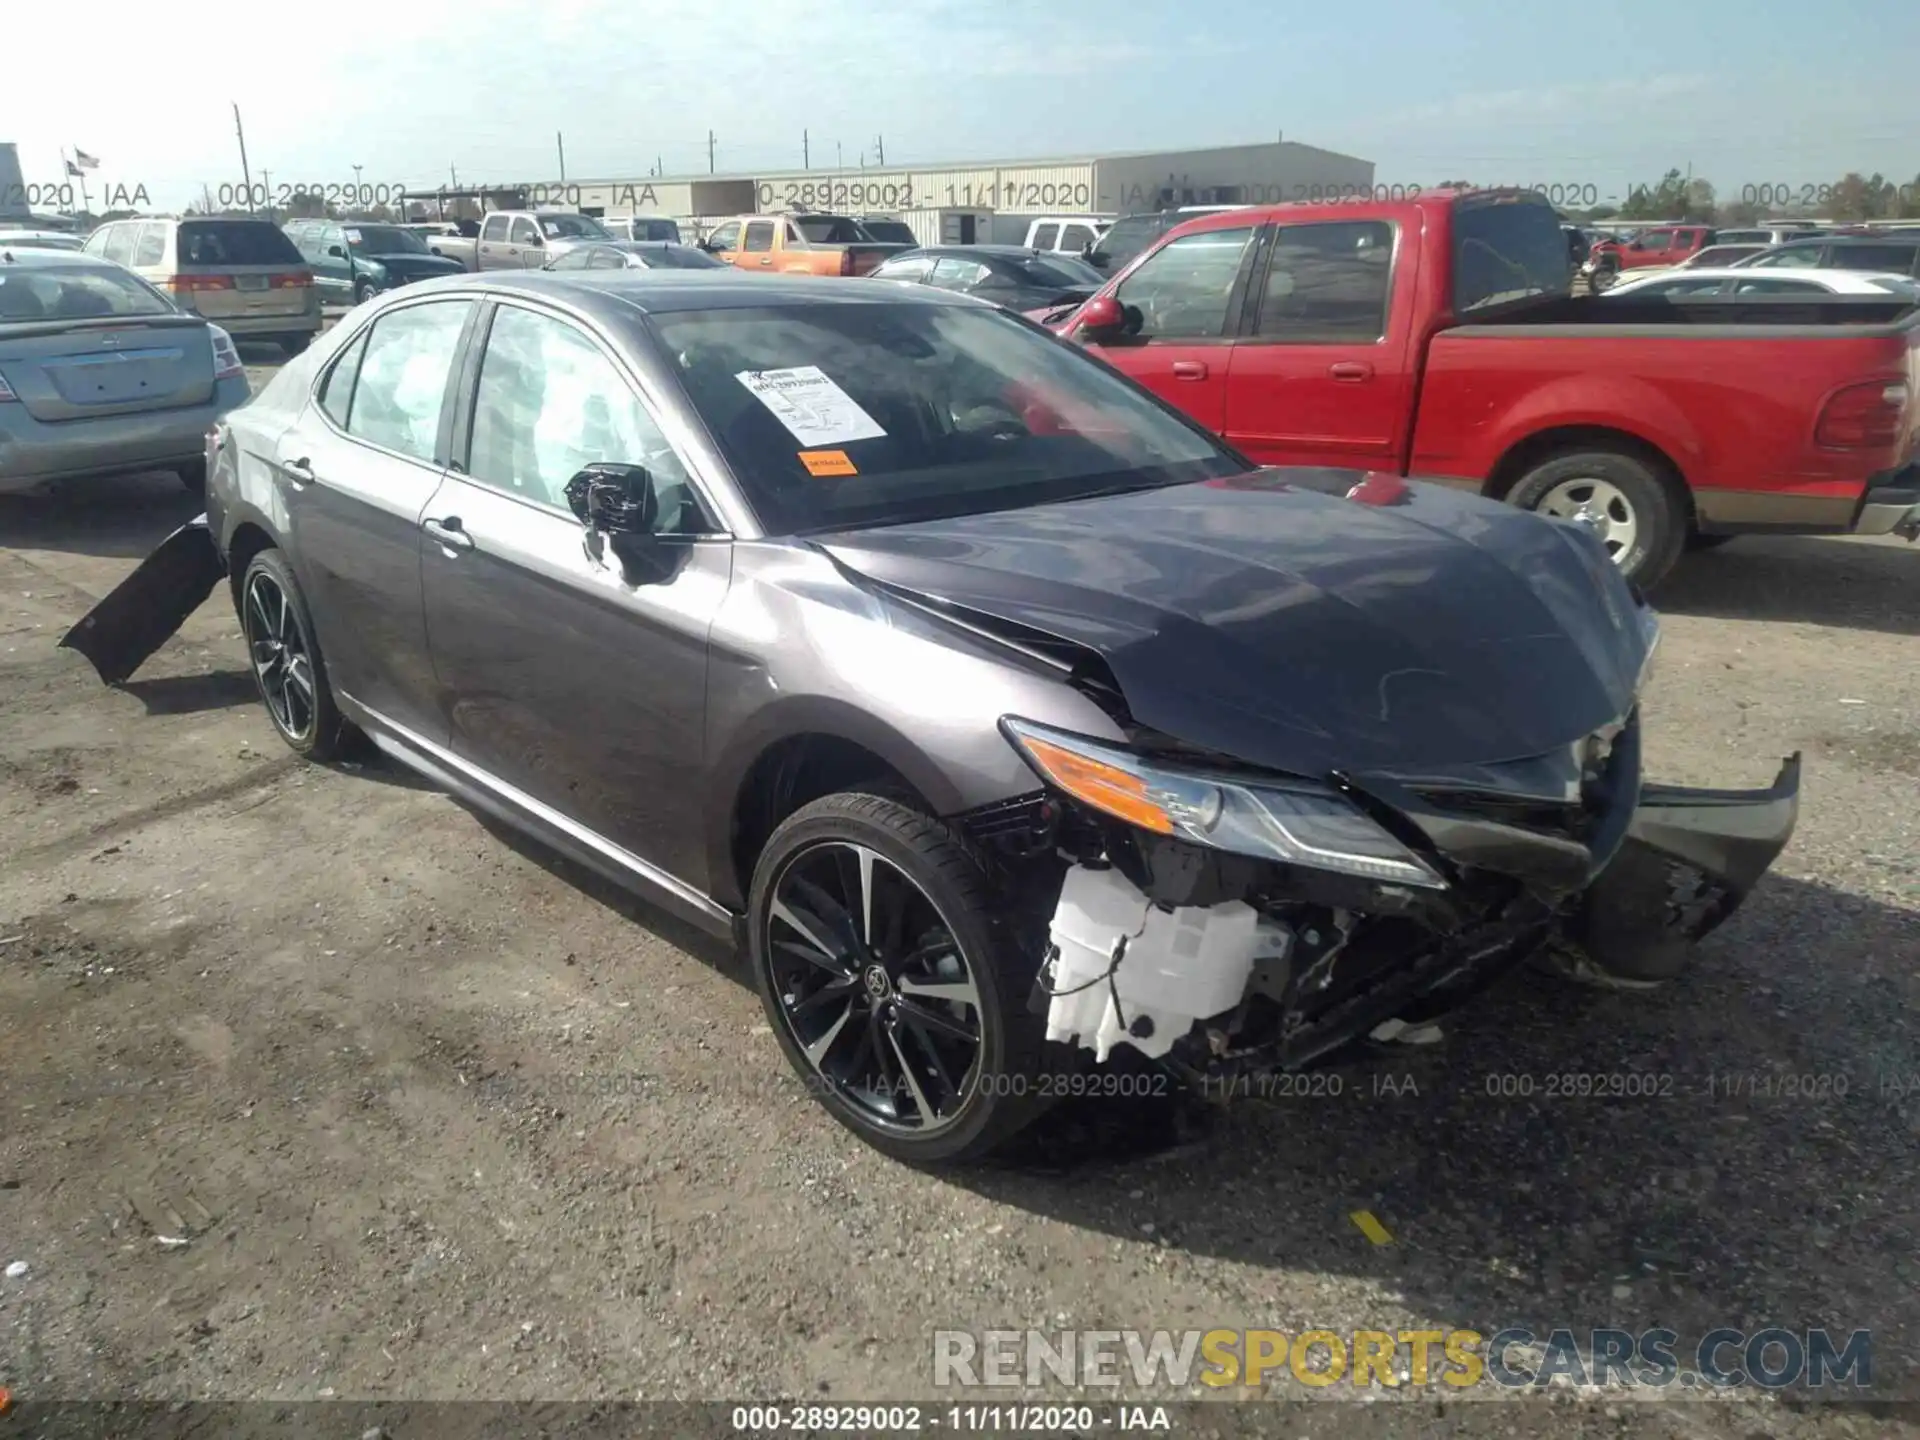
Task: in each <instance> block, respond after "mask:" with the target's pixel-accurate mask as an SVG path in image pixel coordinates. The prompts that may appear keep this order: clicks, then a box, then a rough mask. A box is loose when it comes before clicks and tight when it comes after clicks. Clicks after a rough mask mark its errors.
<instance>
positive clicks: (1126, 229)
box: [1086, 205, 1248, 274]
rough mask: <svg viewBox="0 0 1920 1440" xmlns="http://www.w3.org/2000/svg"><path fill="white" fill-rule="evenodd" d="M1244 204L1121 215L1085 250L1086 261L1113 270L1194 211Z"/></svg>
mask: <svg viewBox="0 0 1920 1440" xmlns="http://www.w3.org/2000/svg"><path fill="white" fill-rule="evenodd" d="M1246 208H1248V207H1246V206H1244V205H1186V206H1182V207H1181V208H1180V209H1178V210H1155V211H1152V212H1150V213H1146V214H1140V215H1122V216H1121V217H1120V218H1119V219H1118V220H1116V221H1114V222H1113V223H1112V224H1111V225H1109V226H1108V227H1107V229H1106V231H1105V233H1104V234H1102V235H1101V236H1100V238H1099V239H1098V240H1096V241H1095V242H1094V246H1093V249H1091V250H1089V251H1088V252H1087V257H1086V258H1087V263H1088V264H1089V265H1091V266H1093V268H1094V269H1096V270H1100V271H1103V272H1105V273H1107V274H1113V273H1115V272H1117V271H1119V270H1120V269H1122V268H1123V267H1124V266H1125V265H1126V264H1127V262H1128V261H1130V260H1132V259H1133V257H1134V256H1136V255H1138V254H1139V253H1140V252H1141V251H1142V250H1145V249H1146V248H1147V247H1148V246H1150V245H1152V244H1153V243H1154V242H1155V241H1157V240H1159V238H1160V237H1161V236H1162V235H1164V234H1166V233H1167V231H1169V230H1171V229H1172V228H1173V227H1174V226H1176V225H1181V224H1184V223H1186V222H1187V221H1189V220H1191V219H1193V217H1194V216H1196V215H1218V214H1220V213H1222V212H1223V211H1227V210H1244V209H1246Z"/></svg>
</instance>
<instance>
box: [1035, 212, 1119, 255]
mask: <svg viewBox="0 0 1920 1440" xmlns="http://www.w3.org/2000/svg"><path fill="white" fill-rule="evenodd" d="M1112 223H1113V222H1112V221H1111V220H1109V219H1107V218H1106V217H1104V216H1100V215H1048V216H1045V217H1043V218H1041V219H1039V220H1035V221H1033V222H1032V223H1030V224H1029V225H1028V226H1027V239H1026V248H1027V249H1029V250H1040V251H1046V252H1049V253H1054V254H1060V255H1073V256H1076V257H1084V256H1085V255H1086V254H1087V252H1088V251H1089V250H1091V249H1092V248H1093V247H1094V246H1095V245H1097V244H1099V243H1100V237H1101V236H1102V235H1104V234H1106V233H1107V227H1108V226H1110V225H1111V224H1112Z"/></svg>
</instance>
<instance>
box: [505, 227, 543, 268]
mask: <svg viewBox="0 0 1920 1440" xmlns="http://www.w3.org/2000/svg"><path fill="white" fill-rule="evenodd" d="M546 244H547V242H546V241H545V240H544V239H543V238H542V237H541V234H540V226H539V225H538V223H536V222H535V221H534V220H533V219H532V217H530V216H527V215H516V216H514V217H513V224H512V226H511V227H510V228H509V229H508V231H507V261H506V263H507V268H508V269H512V268H513V267H514V266H516V265H518V266H519V267H520V268H521V269H522V270H538V269H539V268H540V267H541V266H542V265H544V264H546V263H547V250H546Z"/></svg>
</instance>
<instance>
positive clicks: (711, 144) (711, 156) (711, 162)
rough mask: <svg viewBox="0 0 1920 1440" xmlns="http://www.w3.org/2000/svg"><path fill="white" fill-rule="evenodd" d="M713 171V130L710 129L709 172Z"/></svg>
mask: <svg viewBox="0 0 1920 1440" xmlns="http://www.w3.org/2000/svg"><path fill="white" fill-rule="evenodd" d="M713 173H714V169H713V132H712V131H711V130H709V131H707V174H709V175H711V174H713Z"/></svg>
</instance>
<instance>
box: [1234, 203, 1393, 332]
mask: <svg viewBox="0 0 1920 1440" xmlns="http://www.w3.org/2000/svg"><path fill="white" fill-rule="evenodd" d="M1392 278H1393V227H1392V226H1391V225H1389V224H1387V223H1386V222H1385V221H1384V220H1350V221H1339V222H1335V223H1329V224H1325V225H1288V226H1285V227H1284V228H1283V229H1282V230H1281V231H1280V233H1279V234H1278V235H1277V236H1275V237H1274V244H1273V256H1272V258H1271V259H1270V260H1269V261H1268V262H1267V278H1266V284H1265V285H1264V287H1263V288H1262V291H1261V296H1260V319H1259V322H1258V325H1257V326H1256V329H1255V333H1256V334H1258V335H1260V336H1262V337H1264V338H1267V339H1270V340H1291V341H1295V342H1308V343H1310V342H1314V341H1320V342H1327V343H1339V342H1342V341H1347V342H1353V343H1358V344H1372V343H1373V342H1374V341H1376V340H1378V339H1380V337H1381V336H1383V335H1385V334H1386V333H1387V290H1388V287H1389V284H1390V282H1391V281H1392Z"/></svg>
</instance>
